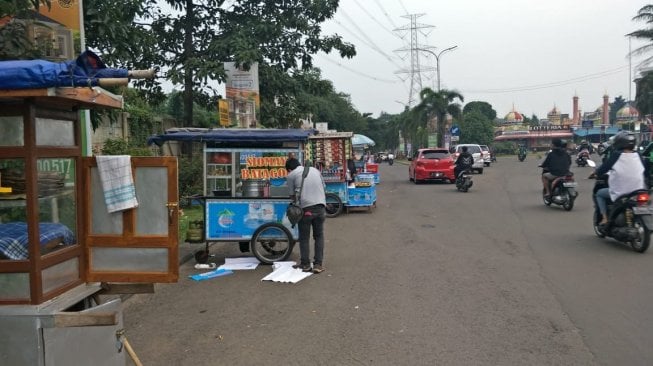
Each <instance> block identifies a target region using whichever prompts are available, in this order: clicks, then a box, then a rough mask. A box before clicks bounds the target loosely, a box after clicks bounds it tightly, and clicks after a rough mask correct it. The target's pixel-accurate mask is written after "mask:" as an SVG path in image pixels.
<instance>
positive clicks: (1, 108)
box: [0, 87, 179, 365]
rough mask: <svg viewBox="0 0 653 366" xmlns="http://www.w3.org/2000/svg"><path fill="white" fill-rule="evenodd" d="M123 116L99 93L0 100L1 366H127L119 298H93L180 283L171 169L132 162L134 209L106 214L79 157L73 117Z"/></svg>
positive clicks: (87, 161) (20, 94)
mask: <svg viewBox="0 0 653 366" xmlns="http://www.w3.org/2000/svg"><path fill="white" fill-rule="evenodd" d="M122 106H123V100H122V97H119V96H116V95H113V94H111V93H109V92H107V91H106V90H104V89H102V88H99V87H93V88H89V87H84V88H82V87H77V88H73V87H70V88H46V89H29V90H0V131H2V133H0V187H2V189H0V339H2V347H0V364H2V365H49V364H57V365H91V364H93V365H125V363H126V357H125V353H126V351H125V349H124V348H122V347H119V346H120V341H121V339H122V338H121V337H122V310H121V308H122V304H121V302H120V298H119V297H118V296H115V297H114V298H113V299H111V300H110V301H106V302H104V303H102V302H101V301H100V299H101V297H100V296H99V295H102V294H119V293H127V292H132V293H133V292H151V291H152V290H153V283H155V282H176V281H177V278H178V270H179V263H178V255H179V254H178V253H179V252H178V247H177V246H178V243H177V240H178V235H177V231H178V226H177V225H178V224H177V223H178V212H177V201H178V200H177V195H178V193H177V192H178V190H177V161H176V159H175V158H171V157H156V158H154V157H147V158H146V157H132V158H131V167H132V168H131V169H132V176H133V177H134V182H135V183H134V186H135V191H136V196H137V199H138V202H139V204H138V207H137V208H133V209H128V210H124V211H119V212H115V213H108V211H107V206H106V204H105V201H104V192H103V190H102V184H101V182H100V178H99V172H98V168H97V164H96V161H95V158H92V157H83V156H82V121H83V119H82V116H83V114H82V113H80V109H103V108H114V109H120V108H122ZM102 298H105V297H102ZM108 298H111V297H110V296H109V297H108ZM117 341H118V342H117Z"/></svg>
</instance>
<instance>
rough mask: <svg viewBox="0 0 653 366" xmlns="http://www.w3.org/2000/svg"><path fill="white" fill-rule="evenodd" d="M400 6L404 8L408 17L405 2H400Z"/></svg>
mask: <svg viewBox="0 0 653 366" xmlns="http://www.w3.org/2000/svg"><path fill="white" fill-rule="evenodd" d="M399 5H401V7H402V8H404V13H406V15H408V9H406V6H405V5H404V2H403V1H401V0H399Z"/></svg>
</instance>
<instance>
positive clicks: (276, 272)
mask: <svg viewBox="0 0 653 366" xmlns="http://www.w3.org/2000/svg"><path fill="white" fill-rule="evenodd" d="M293 265H295V262H293V261H290V262H274V263H273V264H272V273H270V274H269V275H267V276H265V277H263V278H262V279H261V281H272V282H284V283H297V282H299V281H301V280H303V279H304V278H306V277H308V276H310V275H312V274H313V273H312V272H302V270H301V269H299V268H292V266H293Z"/></svg>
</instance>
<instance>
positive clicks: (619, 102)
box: [608, 95, 626, 125]
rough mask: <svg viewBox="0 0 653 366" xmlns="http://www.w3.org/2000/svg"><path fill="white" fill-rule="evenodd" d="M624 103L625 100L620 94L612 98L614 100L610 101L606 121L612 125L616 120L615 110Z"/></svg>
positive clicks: (617, 110)
mask: <svg viewBox="0 0 653 366" xmlns="http://www.w3.org/2000/svg"><path fill="white" fill-rule="evenodd" d="M625 105H626V100H625V99H624V98H623V97H622V96H621V95H620V96H618V97H616V98H614V101H613V102H612V103H610V120H609V121H608V122H609V123H610V124H611V125H614V123H615V121H616V120H617V112H619V110H620V109H621V108H623V107H624V106H625Z"/></svg>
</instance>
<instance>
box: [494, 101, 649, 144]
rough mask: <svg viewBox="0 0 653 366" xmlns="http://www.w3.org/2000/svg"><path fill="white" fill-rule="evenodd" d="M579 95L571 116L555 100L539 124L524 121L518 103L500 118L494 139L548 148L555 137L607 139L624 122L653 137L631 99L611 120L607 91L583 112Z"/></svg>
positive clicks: (642, 133) (642, 137)
mask: <svg viewBox="0 0 653 366" xmlns="http://www.w3.org/2000/svg"><path fill="white" fill-rule="evenodd" d="M578 99H579V98H578V96H577V95H574V97H573V99H572V114H571V116H570V115H569V114H566V113H562V112H561V111H560V109H558V107H557V106H556V105H555V104H554V105H553V108H552V109H551V110H550V111H549V112H548V113H547V118H546V119H542V120H540V121H539V123H538V124H537V125H529V124H524V120H525V118H524V115H523V114H522V113H520V112H519V111H518V110H517V109H515V106H514V105H513V108H512V110H511V111H510V112H508V114H506V115H505V117H504V118H503V120H501V123H500V126H499V127H497V128H496V129H495V134H494V136H495V137H494V141H497V142H500V141H510V142H515V143H520V144H526V146H528V147H529V148H535V149H538V148H548V146H549V145H550V143H551V139H552V138H556V137H557V138H562V139H566V140H569V141H573V140H589V141H591V142H594V143H597V142H601V141H605V140H606V139H607V138H608V137H610V136H612V135H614V134H616V133H617V132H618V131H619V130H621V129H622V128H623V127H624V126H626V127H627V128H628V127H630V128H632V126H635V130H636V131H641V132H640V139H642V140H650V138H649V128H648V124H646V123H641V116H640V113H639V111H638V110H637V108H635V107H634V106H633V105H632V103H627V104H626V105H625V106H624V107H622V108H620V109H619V110H618V111H617V113H616V118H615V120H614V121H612V124H611V123H610V102H609V96H608V95H607V93H606V94H605V95H603V103H602V104H601V105H600V106H599V107H597V108H596V109H594V110H592V111H590V112H585V113H581V110H580V108H579V103H578V101H579V100H578Z"/></svg>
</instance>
